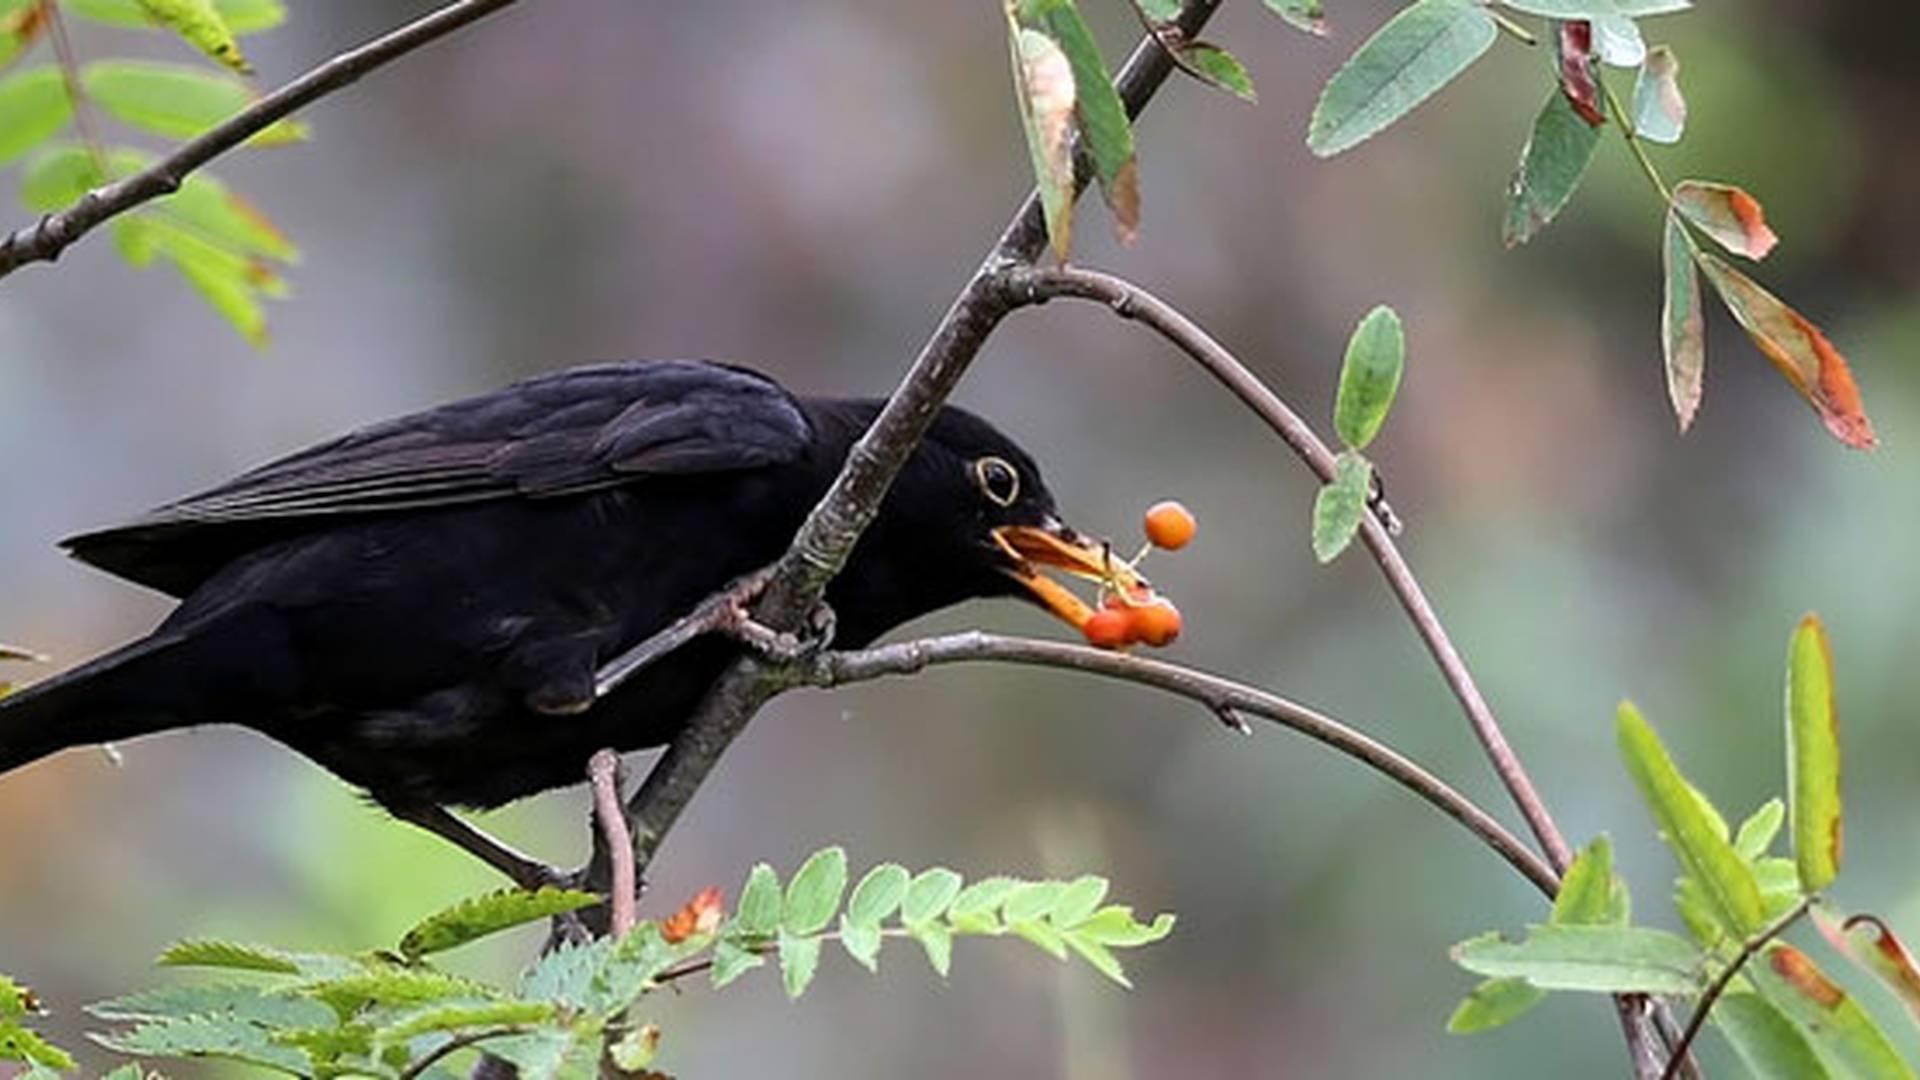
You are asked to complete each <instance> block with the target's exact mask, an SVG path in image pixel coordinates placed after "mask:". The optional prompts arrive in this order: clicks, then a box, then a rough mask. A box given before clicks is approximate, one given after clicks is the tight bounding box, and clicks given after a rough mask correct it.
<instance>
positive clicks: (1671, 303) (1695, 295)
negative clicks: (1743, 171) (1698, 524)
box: [1660, 210, 1707, 433]
mask: <svg viewBox="0 0 1920 1080" xmlns="http://www.w3.org/2000/svg"><path fill="white" fill-rule="evenodd" d="M1660 258H1661V262H1662V264H1663V266H1664V267H1665V269H1666V286H1665V289H1664V300H1663V301H1662V303H1661V305H1660V349H1661V353H1662V354H1663V355H1664V357H1665V359H1666V365H1667V397H1668V399H1669V400H1671V401H1672V402H1673V415H1674V416H1675V417H1677V418H1678V419H1679V421H1680V430H1681V432H1682V433H1685V432H1686V430H1687V428H1689V427H1691V426H1693V417H1694V414H1695V413H1697V412H1699V411H1700V395H1701V393H1702V391H1703V390H1704V381H1705V379H1706V372H1707V322H1706V319H1705V317H1704V316H1703V315H1702V314H1701V311H1700V275H1699V273H1698V272H1697V271H1696V270H1695V269H1694V265H1693V241H1692V238H1691V237H1689V236H1688V235H1687V227H1686V226H1685V225H1683V224H1681V222H1680V217H1679V215H1678V214H1675V213H1674V212H1673V211H1671V210H1669V211H1668V212H1667V229H1666V235H1665V238H1664V240H1663V242H1662V243H1661V245H1660Z"/></svg>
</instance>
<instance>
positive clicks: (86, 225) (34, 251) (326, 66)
mask: <svg viewBox="0 0 1920 1080" xmlns="http://www.w3.org/2000/svg"><path fill="white" fill-rule="evenodd" d="M514 2H515V0H457V2H455V3H451V4H448V5H447V6H445V7H443V8H441V9H439V10H438V11H435V12H433V13H431V14H429V15H426V16H423V17H421V18H419V19H416V20H415V21H413V22H411V23H408V24H407V25H405V26H403V27H401V28H400V29H398V30H395V31H393V32H392V33H390V34H387V35H385V36H383V37H379V38H375V39H374V40H373V41H370V42H368V43H367V44H365V45H362V46H360V47H359V48H357V49H352V50H350V51H348V52H344V53H341V54H340V55H339V56H336V57H334V58H333V59H331V60H328V61H327V62H326V63H323V64H321V65H320V66H318V67H316V68H314V69H312V70H311V71H309V72H307V73H306V74H305V75H302V76H300V77H299V78H297V79H294V80H293V81H292V82H289V83H287V84H286V85H284V86H282V87H280V88H279V89H278V90H275V91H273V92H272V93H270V94H268V95H267V96H265V97H263V98H261V99H260V100H258V101H256V102H254V103H253V104H251V105H249V106H247V107H246V108H245V109H242V110H240V111H239V112H237V113H235V114H234V115H233V116H232V117H231V118H229V119H228V120H226V121H225V122H223V123H221V124H220V125H219V126H217V127H215V128H213V129H212V130H210V131H207V132H206V133H205V134H202V135H200V136H198V137H196V138H194V139H192V140H189V141H188V142H185V143H182V144H181V145H180V146H179V148H177V149H175V150H174V151H173V153H171V154H168V155H167V156H165V157H163V158H161V159H160V160H159V161H156V162H154V163H153V164H152V165H149V166H148V167H146V168H144V169H142V170H140V171H139V172H137V173H134V174H133V175H132V176H129V177H126V178H124V179H121V180H115V181H114V182H112V183H110V184H106V185H104V186H102V187H99V188H95V189H94V190H92V191H89V192H87V193H86V194H85V195H83V196H81V197H80V200H79V201H78V202H76V203H74V204H73V205H72V206H69V207H67V208H66V209H65V210H60V211H57V212H55V213H51V214H48V215H46V216H45V217H42V218H41V219H40V220H39V222H37V223H36V224H33V225H26V226H22V227H21V228H19V229H16V230H14V232H13V233H12V234H11V235H9V236H7V237H6V239H4V240H0V277H5V276H6V275H8V274H10V273H12V272H13V271H15V270H17V269H19V268H20V267H22V266H24V265H26V264H28V263H32V262H52V261H53V260H55V259H57V258H59V257H60V253H61V252H62V251H65V250H66V249H67V247H68V246H69V245H71V244H73V243H74V242H75V241H76V240H79V239H80V238H81V237H82V236H85V235H86V234H87V233H88V232H90V231H91V230H92V229H93V228H94V227H96V226H98V225H100V224H101V223H102V222H104V221H106V220H107V219H109V218H112V217H114V216H115V215H117V214H123V213H125V212H126V211H128V210H131V209H133V208H134V207H136V206H139V205H141V204H142V203H146V202H150V201H152V200H154V199H157V198H159V197H161V196H162V195H169V194H172V193H173V192H175V191H178V190H179V188H180V182H181V181H182V180H184V179H185V178H186V176H187V174H189V173H191V172H193V171H194V170H195V169H198V168H199V167H200V166H202V165H205V164H206V163H207V162H209V161H212V160H213V159H214V158H216V157H219V156H220V155H221V154H224V153H226V152H227V151H229V150H232V149H233V148H234V147H236V146H239V145H240V144H241V143H244V142H246V141H247V140H248V139H249V138H251V137H252V136H253V135H255V134H257V133H258V132H260V131H262V130H264V129H265V128H266V127H268V126H269V125H271V124H273V123H274V122H275V121H278V120H282V119H284V118H286V117H287V116H288V115H290V114H291V113H293V112H294V111H295V110H296V109H299V108H301V107H302V106H305V105H309V104H311V103H313V102H314V101H317V100H319V99H320V98H323V97H325V96H327V95H328V94H331V93H333V92H334V91H336V90H339V89H341V88H343V87H345V86H347V85H349V84H351V83H353V82H354V81H355V80H357V79H359V78H360V77H361V76H362V75H365V74H366V73H367V72H369V71H372V70H374V69H375V68H378V67H381V66H382V65H385V64H387V63H388V62H390V61H393V60H397V59H399V58H400V57H402V56H405V55H406V54H408V53H410V52H413V51H414V50H415V49H418V48H420V47H421V46H423V45H427V44H429V43H431V42H433V41H436V40H438V39H440V38H442V37H445V36H446V35H448V34H450V33H452V32H454V31H455V30H458V29H460V28H461V27H463V26H466V25H467V24H468V23H471V22H473V21H475V20H477V19H480V18H482V17H484V16H487V15H491V14H492V13H494V12H495V11H498V10H500V9H501V8H504V7H506V6H508V5H510V4H512V3H514Z"/></svg>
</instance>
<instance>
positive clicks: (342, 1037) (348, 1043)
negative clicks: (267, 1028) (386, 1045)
mask: <svg viewBox="0 0 1920 1080" xmlns="http://www.w3.org/2000/svg"><path fill="white" fill-rule="evenodd" d="M268 1037H269V1038H271V1039H272V1040H273V1041H274V1043H275V1044H277V1045H280V1046H295V1047H299V1048H300V1049H301V1050H304V1051H305V1052H306V1054H307V1056H308V1057H310V1058H312V1059H313V1060H314V1061H315V1062H332V1061H337V1060H338V1059H340V1058H342V1057H348V1056H355V1057H360V1056H365V1055H367V1054H371V1053H373V1028H372V1027H371V1026H370V1025H368V1024H360V1023H354V1024H340V1025H336V1026H329V1027H316V1028H296V1029H293V1030H291V1031H275V1032H272V1033H270V1034H269V1036H268Z"/></svg>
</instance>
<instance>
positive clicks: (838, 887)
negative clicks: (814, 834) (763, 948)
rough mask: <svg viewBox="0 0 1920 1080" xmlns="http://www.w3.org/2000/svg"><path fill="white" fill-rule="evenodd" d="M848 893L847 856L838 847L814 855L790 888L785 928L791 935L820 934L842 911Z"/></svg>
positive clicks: (805, 863)
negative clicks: (836, 914)
mask: <svg viewBox="0 0 1920 1080" xmlns="http://www.w3.org/2000/svg"><path fill="white" fill-rule="evenodd" d="M846 891H847V853H846V851H845V850H844V849H842V848H838V847H830V848H824V849H822V850H820V851H816V852H814V853H813V854H812V855H811V856H809V857H808V858H807V861H806V862H804V863H802V864H801V865H800V869H799V871H798V872H796V873H795V874H794V875H793V881H792V882H790V883H789V884H788V885H787V902H786V909H785V918H784V920H783V924H784V925H785V927H786V930H787V932H788V933H790V934H799V935H806V934H817V933H819V932H820V931H821V930H823V929H825V928H826V925H827V924H828V923H830V922H832V921H833V915H834V912H836V911H838V910H840V897H841V896H842V895H843V894H844V893H845V892H846Z"/></svg>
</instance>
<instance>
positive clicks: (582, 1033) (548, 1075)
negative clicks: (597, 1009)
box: [487, 1021, 603, 1080]
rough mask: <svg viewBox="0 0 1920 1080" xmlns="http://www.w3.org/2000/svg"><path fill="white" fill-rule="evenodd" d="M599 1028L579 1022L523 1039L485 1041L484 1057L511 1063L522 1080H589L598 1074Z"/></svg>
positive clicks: (549, 1028)
mask: <svg viewBox="0 0 1920 1080" xmlns="http://www.w3.org/2000/svg"><path fill="white" fill-rule="evenodd" d="M602 1031H603V1025H601V1024H598V1023H594V1022H590V1021H580V1022H577V1023H574V1024H572V1025H570V1026H568V1027H547V1028H542V1029H540V1030H538V1031H532V1032H528V1033H527V1034H525V1035H515V1036H512V1037H510V1038H504V1039H489V1040H488V1041H487V1053H489V1054H492V1055H494V1056H495V1057H498V1058H500V1059H502V1060H504V1061H507V1062H509V1063H511V1064H512V1065H513V1066H514V1067H515V1068H516V1069H518V1070H519V1075H520V1076H521V1077H522V1078H524V1080H593V1078H594V1077H595V1076H597V1075H598V1073H599V1064H600V1055H601V1042H602V1040H601V1034H602Z"/></svg>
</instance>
